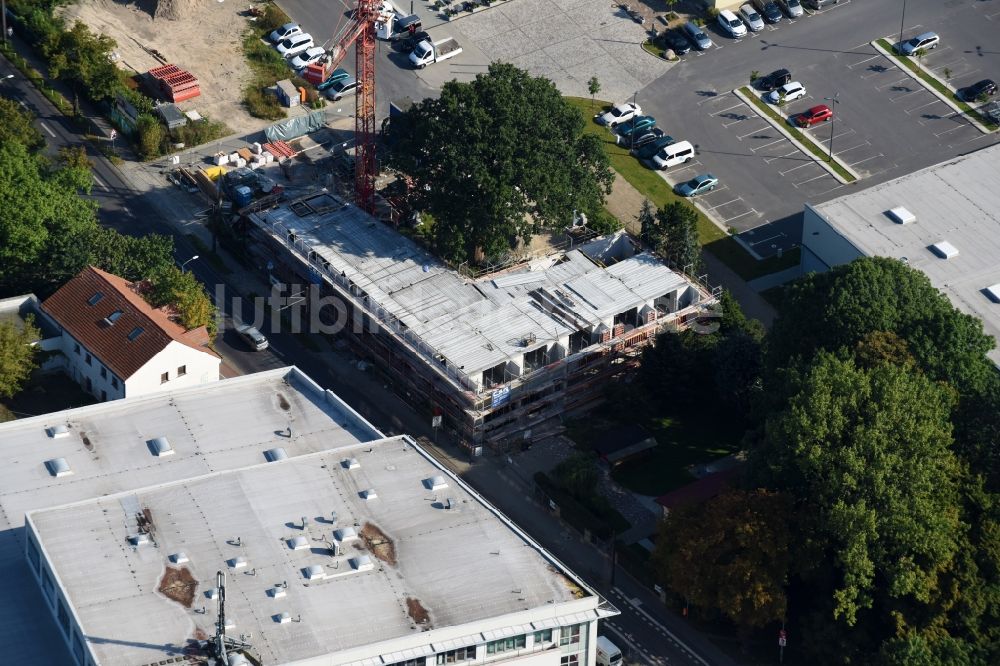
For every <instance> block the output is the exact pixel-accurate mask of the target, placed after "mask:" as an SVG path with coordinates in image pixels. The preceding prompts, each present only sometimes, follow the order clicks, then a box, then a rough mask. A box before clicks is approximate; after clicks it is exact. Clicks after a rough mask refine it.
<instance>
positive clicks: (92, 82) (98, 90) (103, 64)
mask: <svg viewBox="0 0 1000 666" xmlns="http://www.w3.org/2000/svg"><path fill="white" fill-rule="evenodd" d="M115 46H117V44H116V43H115V40H113V39H111V38H110V37H108V36H107V35H95V34H94V33H92V32H90V28H88V27H87V26H86V25H85V24H84V23H81V22H80V21H77V22H76V23H74V24H73V27H72V28H70V29H69V30H63V31H59V32H57V33H55V34H54V35H53V36H51V37H50V38H49V39H48V41H47V42H46V43H45V44H44V45H43V47H42V50H43V51H44V53H45V55H46V56H47V57H48V59H49V74H51V75H52V76H54V77H55V78H57V79H63V80H66V81H69V82H70V83H71V84H72V85H73V93H74V100H73V108H74V109H78V108H79V101H78V99H77V96H78V95H79V92H80V89H81V88H82V89H84V90H86V92H87V95H88V96H89V97H90V98H91V99H94V100H103V99H108V98H110V97H112V96H113V95H114V94H115V91H116V90H118V89H119V88H120V87H121V81H120V79H119V74H118V68H117V67H115V65H114V63H113V62H111V61H110V60H109V59H108V54H109V53H111V51H113V50H114V48H115Z"/></svg>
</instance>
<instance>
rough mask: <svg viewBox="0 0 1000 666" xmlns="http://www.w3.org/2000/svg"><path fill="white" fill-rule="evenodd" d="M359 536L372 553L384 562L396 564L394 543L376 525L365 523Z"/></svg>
mask: <svg viewBox="0 0 1000 666" xmlns="http://www.w3.org/2000/svg"><path fill="white" fill-rule="evenodd" d="M360 536H361V540H362V541H364V542H365V546H366V547H367V548H368V550H369V551H370V552H371V554H372V555H374V556H375V557H377V558H378V559H380V560H382V561H383V562H385V563H386V564H391V565H392V566H396V545H395V544H394V543H393V542H392V539H390V538H389V537H388V536H386V534H385V532H383V531H382V530H381V529H380V528H379V527H378V526H377V525H375V524H373V523H365V525H364V527H362V528H361V532H360Z"/></svg>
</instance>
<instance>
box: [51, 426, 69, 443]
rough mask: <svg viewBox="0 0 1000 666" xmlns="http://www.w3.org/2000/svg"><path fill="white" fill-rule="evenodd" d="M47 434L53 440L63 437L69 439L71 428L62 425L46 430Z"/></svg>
mask: <svg viewBox="0 0 1000 666" xmlns="http://www.w3.org/2000/svg"><path fill="white" fill-rule="evenodd" d="M45 432H46V433H47V434H48V436H49V437H51V438H52V439H61V438H63V437H69V426H67V425H65V424H60V425H57V426H52V427H50V428H46V429H45Z"/></svg>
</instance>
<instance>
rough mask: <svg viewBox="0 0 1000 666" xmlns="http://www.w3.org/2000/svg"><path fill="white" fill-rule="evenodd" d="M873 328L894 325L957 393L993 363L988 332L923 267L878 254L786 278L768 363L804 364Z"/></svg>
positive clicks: (925, 366) (985, 376)
mask: <svg viewBox="0 0 1000 666" xmlns="http://www.w3.org/2000/svg"><path fill="white" fill-rule="evenodd" d="M876 331H888V332H892V333H893V334H895V335H896V336H898V337H899V338H901V339H902V340H904V341H905V342H906V345H907V349H908V351H909V354H910V355H912V356H913V358H914V359H916V361H917V364H918V366H919V367H920V368H921V369H922V370H923V371H924V372H926V373H927V374H928V375H929V376H930V377H931V378H932V379H936V380H943V381H947V382H949V383H951V384H952V385H953V386H954V387H955V388H956V389H958V391H959V392H960V393H961V394H962V395H968V394H972V393H978V392H981V391H982V390H985V387H986V385H987V383H988V382H989V380H990V378H991V377H992V376H993V374H994V372H995V370H994V369H993V366H992V363H990V361H989V360H988V359H987V358H986V352H988V351H989V350H990V349H991V348H992V347H993V344H994V342H993V339H992V338H991V337H989V336H988V335H986V334H984V333H983V330H982V323H981V322H980V321H979V320H978V319H975V318H974V317H971V316H969V315H966V314H963V313H961V312H959V311H958V310H956V309H955V308H954V307H953V306H952V304H951V302H950V301H948V299H947V297H945V296H944V295H943V294H942V293H941V292H939V291H938V290H937V289H935V288H934V287H933V286H932V285H931V283H930V280H928V279H927V276H925V275H924V274H923V273H921V272H920V271H917V270H914V269H912V268H910V267H908V266H906V265H905V264H903V263H902V262H900V261H897V260H895V259H887V258H883V257H872V258H864V259H857V260H855V261H853V262H851V263H849V264H845V265H842V266H837V267H835V268H833V269H832V270H830V271H827V272H825V273H811V274H809V275H808V276H806V277H804V278H800V279H799V280H796V281H795V282H793V283H792V284H790V285H788V286H787V288H786V290H785V295H784V297H783V299H782V303H781V305H780V307H779V310H778V317H777V319H776V320H775V322H774V325H773V327H772V330H771V334H770V336H769V340H768V367H769V368H771V369H780V368H787V367H789V366H791V365H794V364H795V361H794V359H796V358H798V359H800V360H801V361H802V362H804V363H806V364H808V362H809V361H810V359H811V358H812V357H813V356H814V355H815V354H816V353H817V352H820V351H822V350H827V351H836V350H838V349H841V348H845V349H853V348H854V347H855V346H856V345H857V344H858V343H859V342H860V341H861V340H863V339H864V338H865V337H866V336H868V335H870V334H872V333H874V332H876Z"/></svg>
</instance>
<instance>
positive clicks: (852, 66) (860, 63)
mask: <svg viewBox="0 0 1000 666" xmlns="http://www.w3.org/2000/svg"><path fill="white" fill-rule="evenodd" d="M865 46H867V44H866V45H865ZM854 48H858V47H854ZM851 50H852V51H853V50H854V49H851ZM882 57H883V56H882V54H881V53H879V54H876V55H873V56H872V57H871V58H865V59H864V60H862V61H861V62H856V63H854V64H853V65H848V66H847V69H854V68H855V67H857V66H858V65H863V64H865V63H866V62H871V61H872V60H877V59H878V58H882Z"/></svg>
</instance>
